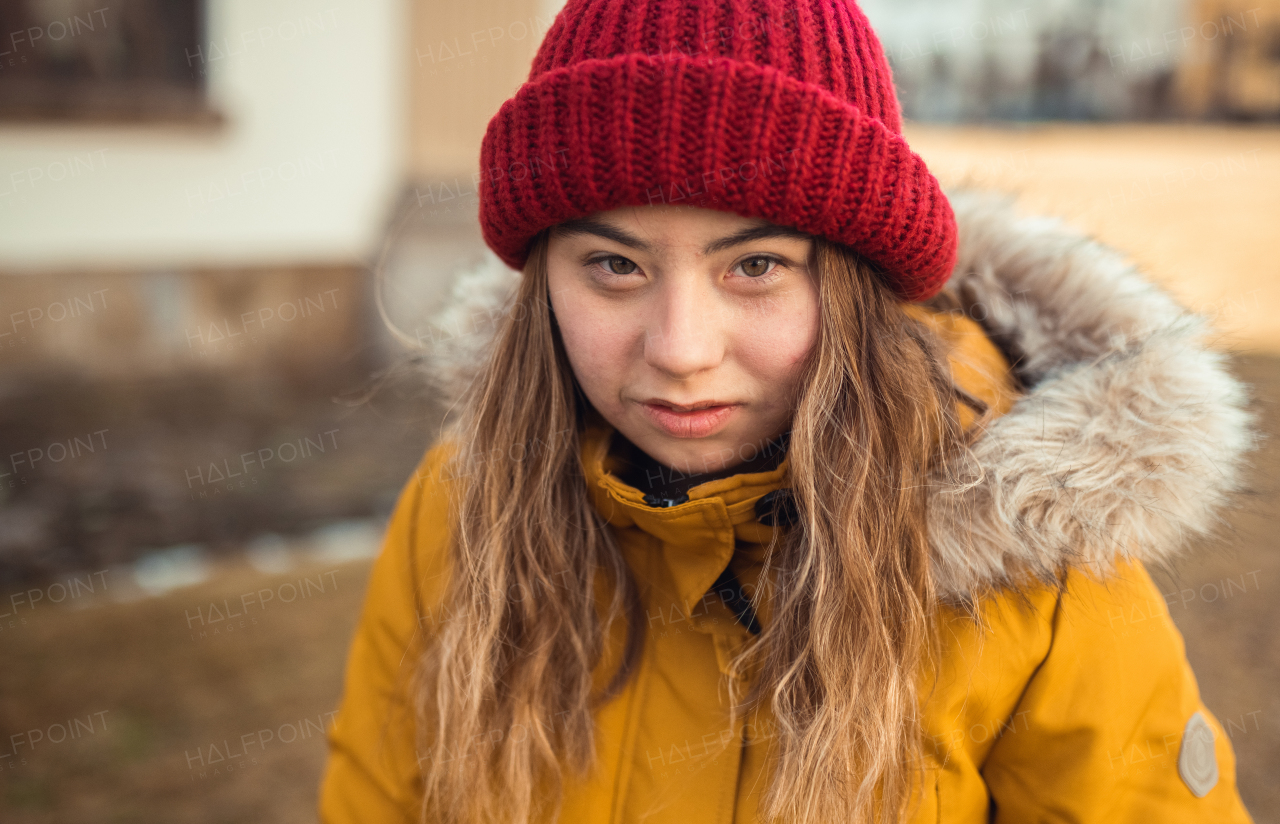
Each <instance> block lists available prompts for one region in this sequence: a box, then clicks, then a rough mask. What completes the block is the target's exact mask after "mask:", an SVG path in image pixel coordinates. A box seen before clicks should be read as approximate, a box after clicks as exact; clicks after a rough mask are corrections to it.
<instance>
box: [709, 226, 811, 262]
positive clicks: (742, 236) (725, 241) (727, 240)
mask: <svg viewBox="0 0 1280 824" xmlns="http://www.w3.org/2000/svg"><path fill="white" fill-rule="evenodd" d="M769 237H792V238H797V239H799V240H812V239H813V235H810V234H808V233H807V232H802V231H800V230H799V229H793V228H792V227H790V226H778V225H776V224H774V223H763V224H761V225H759V226H748V227H747V228H746V229H743V230H742V231H740V232H734V233H733V234H731V235H729V236H728V237H722V238H720V239H719V240H713V241H711V242H710V243H708V244H707V248H705V249H703V250H702V253H703V254H704V255H710V254H714V253H715V252H719V251H721V250H723V249H728V248H730V247H732V246H737V245H738V244H739V243H750V242H751V241H753V240H764V239H765V238H769Z"/></svg>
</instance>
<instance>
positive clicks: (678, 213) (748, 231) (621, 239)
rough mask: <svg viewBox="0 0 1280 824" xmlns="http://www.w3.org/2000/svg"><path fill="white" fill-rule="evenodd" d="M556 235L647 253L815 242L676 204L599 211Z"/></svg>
mask: <svg viewBox="0 0 1280 824" xmlns="http://www.w3.org/2000/svg"><path fill="white" fill-rule="evenodd" d="M551 235H552V237H553V238H563V239H568V238H574V237H579V238H592V237H595V238H599V237H604V238H607V239H610V240H614V241H616V242H618V243H622V244H623V245H626V246H629V247H632V248H636V249H639V250H641V251H647V252H658V251H666V250H675V249H680V248H694V249H705V250H707V251H718V250H720V249H723V248H727V246H728V245H729V243H728V242H729V241H733V240H737V239H740V240H742V241H746V240H757V239H762V238H765V237H771V238H777V239H781V240H792V241H799V242H806V241H809V240H811V239H812V238H811V237H810V236H809V235H807V234H805V233H804V232H801V231H799V230H797V229H794V228H791V227H786V226H778V225H776V224H773V223H770V222H769V221H767V220H764V219H763V218H759V217H744V216H742V215H738V214H734V213H732V212H722V211H717V210H715V209H705V208H702V207H698V206H681V205H673V204H657V205H653V206H624V207H620V208H617V209H610V210H608V211H604V212H596V213H595V214H593V215H590V216H588V217H584V218H578V219H574V220H569V221H565V222H564V223H561V224H560V225H558V226H556V227H554V228H553V229H552V232H551Z"/></svg>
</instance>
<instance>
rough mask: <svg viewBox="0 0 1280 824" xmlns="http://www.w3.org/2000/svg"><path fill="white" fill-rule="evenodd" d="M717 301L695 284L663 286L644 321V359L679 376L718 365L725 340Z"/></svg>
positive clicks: (723, 351)
mask: <svg viewBox="0 0 1280 824" xmlns="http://www.w3.org/2000/svg"><path fill="white" fill-rule="evenodd" d="M714 301H715V295H714V294H707V293H706V292H705V290H702V289H699V288H698V287H697V285H696V284H688V283H685V284H680V285H672V286H670V287H669V288H667V289H664V290H663V292H662V293H661V296H660V297H659V305H658V306H657V307H655V311H654V312H652V313H650V314H649V318H650V322H649V323H647V324H646V325H645V341H644V358H645V362H646V363H648V364H649V365H650V366H652V367H653V368H654V369H658V370H660V371H662V372H665V373H666V374H667V375H669V376H671V377H672V378H676V379H684V378H688V377H691V376H693V375H696V374H697V373H699V372H702V371H704V370H707V369H712V368H714V367H716V366H717V365H719V364H720V362H721V361H722V360H723V359H724V353H725V342H724V336H723V332H722V329H721V327H720V324H719V323H717V317H718V315H717V313H716V312H715V311H714V308H713V307H714Z"/></svg>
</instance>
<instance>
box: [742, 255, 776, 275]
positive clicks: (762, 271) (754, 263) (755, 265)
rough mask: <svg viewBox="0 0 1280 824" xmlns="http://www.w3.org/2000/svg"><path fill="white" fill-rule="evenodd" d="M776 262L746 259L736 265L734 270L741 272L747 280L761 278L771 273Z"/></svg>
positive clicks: (762, 259) (756, 258)
mask: <svg viewBox="0 0 1280 824" xmlns="http://www.w3.org/2000/svg"><path fill="white" fill-rule="evenodd" d="M777 263H778V261H776V260H774V259H773V258H767V257H754V258H747V259H746V260H744V261H742V262H741V263H739V264H738V265H737V267H736V268H738V269H741V270H742V274H744V275H746V276H747V277H749V278H758V277H763V276H764V275H767V274H769V272H771V271H773V267H774V266H776V265H777Z"/></svg>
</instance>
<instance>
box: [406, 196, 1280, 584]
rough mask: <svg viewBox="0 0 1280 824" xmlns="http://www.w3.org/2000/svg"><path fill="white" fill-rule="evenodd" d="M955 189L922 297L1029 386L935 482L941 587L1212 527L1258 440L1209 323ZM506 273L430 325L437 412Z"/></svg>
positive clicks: (1148, 551) (1079, 243)
mask: <svg viewBox="0 0 1280 824" xmlns="http://www.w3.org/2000/svg"><path fill="white" fill-rule="evenodd" d="M950 199H951V204H952V207H953V208H954V210H955V212H956V218H957V220H958V222H959V226H960V255H959V260H958V262H957V264H956V268H955V270H954V272H953V274H952V276H951V279H950V280H949V281H948V283H947V285H946V287H945V288H944V290H943V294H942V295H940V296H939V297H938V298H936V299H935V301H936V303H938V304H939V305H942V304H948V303H950V304H952V305H955V304H958V305H960V306H962V307H963V308H964V310H965V312H966V314H968V315H969V316H970V317H972V318H974V319H975V320H977V321H978V322H979V323H981V324H982V326H983V328H984V329H985V330H986V332H987V334H988V335H989V336H990V337H991V339H992V340H993V341H994V342H996V344H997V345H998V346H999V347H1000V348H1001V349H1002V350H1003V351H1004V352H1005V353H1006V354H1007V355H1008V356H1009V358H1010V360H1011V362H1012V364H1013V371H1014V373H1015V376H1016V377H1017V379H1018V381H1019V382H1020V384H1021V385H1022V386H1023V388H1024V390H1025V394H1024V395H1023V396H1022V397H1021V398H1020V399H1019V400H1018V401H1017V403H1016V404H1015V405H1014V406H1013V408H1012V409H1011V410H1010V411H1009V412H1008V413H1006V414H1005V415H1003V416H1001V417H1000V418H998V419H996V420H995V421H994V422H992V423H991V424H990V425H989V426H988V427H987V429H986V430H985V431H984V432H983V433H982V434H981V435H980V436H979V438H978V439H977V440H976V441H975V442H974V444H973V445H972V447H971V448H970V450H969V451H968V452H967V453H966V454H965V455H964V456H962V458H961V460H960V461H959V463H958V464H957V465H955V466H954V470H955V471H957V472H958V477H959V478H960V479H961V480H962V481H963V482H962V483H959V484H956V483H955V480H956V476H953V477H952V478H951V480H950V481H949V482H945V483H943V482H941V480H940V484H941V485H940V489H939V491H938V493H937V494H936V495H934V497H933V504H932V507H931V510H930V515H929V517H930V534H931V540H932V544H933V551H934V560H935V571H936V575H937V581H938V585H939V590H940V594H941V595H942V596H943V598H944V599H946V600H949V601H962V600H968V599H971V598H974V597H977V596H979V595H980V594H981V593H983V592H984V591H987V590H990V589H992V588H998V587H1003V586H1007V585H1009V584H1011V583H1013V582H1014V581H1015V580H1018V579H1020V578H1021V577H1022V576H1024V575H1026V574H1027V573H1030V574H1033V575H1035V576H1037V577H1039V578H1041V579H1044V580H1054V579H1055V578H1056V577H1057V576H1059V575H1060V574H1061V573H1062V572H1063V571H1064V569H1065V568H1067V567H1069V566H1077V567H1085V568H1088V569H1090V570H1092V571H1094V572H1097V573H1099V574H1105V573H1106V572H1107V571H1108V570H1109V569H1110V568H1111V565H1112V564H1113V563H1114V562H1115V560H1116V559H1117V558H1126V559H1129V558H1137V559H1140V560H1142V561H1144V562H1147V563H1157V564H1158V563H1163V562H1167V561H1169V560H1170V559H1172V558H1173V557H1174V556H1175V555H1176V554H1177V553H1178V552H1179V551H1180V550H1181V549H1182V548H1183V547H1184V546H1185V545H1186V543H1187V541H1188V540H1189V539H1190V538H1192V537H1193V536H1197V535H1204V534H1207V533H1209V532H1210V531H1211V530H1212V529H1213V527H1214V526H1215V524H1217V523H1218V522H1219V521H1220V520H1221V516H1220V510H1221V509H1222V507H1223V506H1224V505H1225V504H1226V503H1227V501H1228V499H1229V497H1230V496H1231V495H1232V493H1233V492H1236V491H1238V490H1239V489H1240V487H1241V482H1242V473H1243V470H1244V464H1245V457H1246V454H1247V453H1248V452H1249V451H1250V450H1251V449H1254V448H1256V446H1257V441H1258V437H1259V436H1258V435H1257V434H1256V431H1255V429H1254V424H1255V419H1254V415H1253V414H1252V413H1250V412H1248V411H1247V410H1246V407H1247V404H1248V393H1247V391H1246V389H1245V386H1244V385H1243V384H1242V383H1240V382H1239V381H1238V380H1236V379H1235V378H1234V377H1232V376H1231V374H1230V373H1229V371H1228V369H1227V362H1226V357H1225V356H1224V355H1223V354H1220V353H1218V352H1215V351H1213V350H1211V349H1209V348H1208V347H1207V340H1206V339H1207V337H1208V336H1209V335H1210V334H1211V333H1212V330H1211V329H1210V327H1209V326H1208V321H1207V319H1206V318H1205V317H1203V316H1201V315H1197V314H1194V313H1191V312H1189V311H1188V310H1186V309H1185V308H1184V307H1182V306H1180V305H1179V304H1178V303H1177V302H1176V301H1175V300H1174V299H1173V298H1172V296H1171V295H1169V294H1168V293H1167V292H1166V291H1165V290H1163V289H1162V288H1160V287H1158V286H1156V285H1155V284H1154V283H1152V282H1150V281H1149V280H1147V279H1146V278H1145V277H1144V276H1143V275H1141V274H1140V273H1139V272H1138V271H1137V270H1136V269H1135V268H1134V267H1133V266H1132V265H1130V264H1129V263H1128V262H1127V261H1126V260H1125V259H1124V258H1123V257H1122V256H1121V255H1119V254H1118V253H1117V252H1115V251H1113V250H1111V249H1109V248H1107V247H1105V246H1103V245H1101V244H1100V243H1097V242H1096V241H1093V240H1091V239H1089V238H1087V237H1085V236H1083V235H1081V234H1080V233H1078V232H1076V231H1074V230H1072V229H1070V228H1068V227H1067V226H1066V225H1064V224H1063V223H1062V222H1061V221H1058V220H1056V219H1052V218H1044V217H1027V216H1020V215H1019V214H1017V213H1016V212H1015V210H1014V207H1013V204H1012V202H1011V201H1010V200H1009V199H1008V198H1004V197H1000V196H995V195H991V194H987V193H980V192H952V193H950ZM519 277H520V275H519V273H517V272H515V271H512V270H511V269H509V268H508V267H507V266H506V265H505V264H503V263H502V262H501V261H500V260H499V259H498V258H497V257H496V256H494V255H492V253H487V256H486V259H485V262H484V263H482V264H481V265H480V266H478V267H476V268H475V269H472V270H470V271H467V272H465V273H463V274H462V275H461V276H460V277H459V278H458V279H457V281H456V282H455V285H454V287H453V293H452V296H451V298H450V300H449V301H448V302H447V304H446V307H445V309H444V310H443V311H442V312H441V313H440V314H439V315H437V317H436V318H435V320H434V324H433V325H434V330H435V331H434V333H433V341H432V342H433V345H432V346H431V347H430V348H429V350H428V351H427V352H426V353H425V356H426V359H427V362H428V371H429V374H430V375H431V376H432V378H433V380H434V382H435V384H436V388H437V389H438V391H439V392H440V393H441V395H442V396H443V397H444V398H445V401H446V403H447V404H449V405H450V406H452V405H453V404H454V403H456V401H457V400H458V399H459V398H460V397H461V395H462V393H463V391H464V390H465V389H466V387H467V386H468V385H469V384H470V382H471V380H472V379H473V377H474V375H475V373H476V371H477V369H478V367H479V364H480V363H482V362H483V359H484V357H485V356H486V354H487V352H488V349H489V346H490V345H491V342H492V332H493V330H494V328H496V320H497V319H498V318H499V317H500V316H501V314H502V313H503V312H504V311H510V310H509V308H507V307H509V301H510V298H511V296H512V295H513V293H514V291H515V288H516V284H517V283H518V282H519ZM935 301H931V303H934V302H935Z"/></svg>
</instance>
